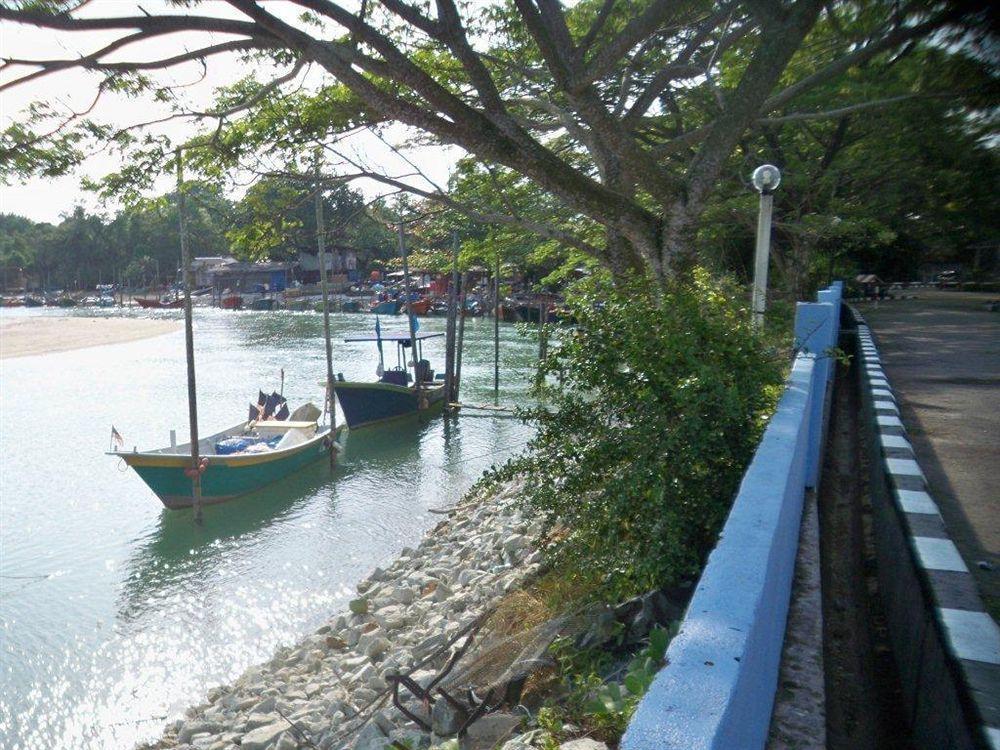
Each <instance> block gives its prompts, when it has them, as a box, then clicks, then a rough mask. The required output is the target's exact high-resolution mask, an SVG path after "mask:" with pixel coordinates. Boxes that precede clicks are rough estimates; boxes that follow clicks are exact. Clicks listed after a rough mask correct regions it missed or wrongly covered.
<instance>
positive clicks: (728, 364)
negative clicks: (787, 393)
mask: <svg viewBox="0 0 1000 750" xmlns="http://www.w3.org/2000/svg"><path fill="white" fill-rule="evenodd" d="M742 296H743V295H742V294H741V293H740V292H739V290H737V289H736V288H735V287H734V286H731V285H729V284H727V283H725V282H721V281H719V280H716V279H712V278H710V277H709V276H708V274H706V273H704V272H698V273H696V274H695V275H694V277H693V279H689V280H688V281H686V282H683V283H682V282H677V283H674V284H673V285H672V286H670V287H668V288H667V289H666V290H662V289H659V288H657V289H654V288H653V287H651V286H650V285H649V284H648V283H646V282H644V281H635V282H632V283H630V284H624V285H623V284H621V283H618V284H616V285H611V284H610V283H608V282H593V283H591V284H590V286H589V288H588V289H586V290H583V291H582V292H580V293H579V294H576V295H574V297H573V299H572V300H571V301H570V303H569V304H570V307H571V312H572V315H573V318H574V319H575V321H576V323H577V325H576V327H575V328H574V329H573V331H572V332H571V333H566V334H564V335H563V336H561V340H560V341H559V343H558V344H557V345H555V346H554V347H553V348H552V350H551V351H550V353H549V355H548V357H547V359H546V361H544V362H543V363H542V369H543V372H544V374H545V375H546V376H547V378H546V382H547V384H548V385H547V386H545V387H546V389H547V390H548V393H546V398H545V399H543V402H542V405H541V406H539V407H538V408H536V409H533V410H531V411H530V412H527V413H526V414H525V416H526V418H529V419H531V420H532V421H534V422H535V423H536V424H537V426H538V433H537V436H536V437H535V439H534V441H533V442H532V443H531V445H530V450H529V451H528V452H527V453H526V454H525V455H524V456H523V457H522V458H520V459H518V460H516V461H514V462H513V463H511V464H509V465H508V466H507V467H505V469H504V470H502V472H501V473H502V474H505V475H509V474H525V475H527V476H528V477H529V481H528V482H527V483H526V486H527V490H526V494H525V495H524V497H523V503H524V505H525V506H526V507H527V509H528V511H529V512H530V513H531V514H533V515H539V516H541V517H542V518H543V519H544V520H545V522H546V524H547V528H548V529H549V530H550V531H552V532H553V533H552V534H551V535H550V537H549V539H550V541H549V546H548V548H547V549H548V551H549V552H550V553H551V554H552V555H553V556H554V561H555V562H557V563H559V564H560V567H561V568H563V569H565V570H571V571H574V575H577V576H579V577H581V578H582V579H589V580H588V583H590V584H593V583H595V582H597V583H598V584H599V586H598V587H599V588H600V589H602V593H603V594H605V595H606V596H608V597H609V598H615V597H618V598H620V597H625V596H629V595H632V594H635V593H639V592H642V591H647V590H649V589H651V588H653V587H656V586H662V585H668V584H673V583H676V582H678V581H680V580H683V579H684V578H688V577H691V576H693V575H695V574H696V573H697V571H698V569H699V568H700V566H701V564H702V562H703V560H704V557H705V555H706V554H707V552H708V551H709V550H710V549H711V547H712V546H713V544H714V540H715V538H716V535H717V533H718V531H719V529H720V526H721V524H722V522H723V520H724V519H725V516H726V514H727V512H728V510H729V507H730V504H731V501H732V498H733V495H734V492H735V490H736V488H737V486H738V484H739V480H740V477H741V476H742V474H743V471H744V469H745V467H746V464H747V463H748V461H749V459H750V457H751V456H752V454H753V451H754V448H755V445H756V442H757V440H758V439H759V437H760V433H761V431H762V427H763V424H764V422H765V420H766V417H767V415H768V414H769V413H770V410H771V408H772V406H773V403H774V399H775V397H776V394H777V391H778V386H779V382H780V379H781V374H782V364H781V359H780V357H779V356H778V355H776V353H775V352H774V350H773V349H770V348H769V347H768V346H767V345H766V342H765V341H764V339H763V337H762V336H760V335H757V334H756V333H755V332H754V331H753V329H752V328H751V326H750V322H749V314H748V312H747V310H746V306H745V305H744V304H743V303H742V302H738V301H737V300H738V299H740V298H741V297H742ZM595 579H597V581H595Z"/></svg>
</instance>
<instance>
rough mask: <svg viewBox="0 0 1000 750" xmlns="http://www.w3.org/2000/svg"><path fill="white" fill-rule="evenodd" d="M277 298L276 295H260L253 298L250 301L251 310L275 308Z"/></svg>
mask: <svg viewBox="0 0 1000 750" xmlns="http://www.w3.org/2000/svg"><path fill="white" fill-rule="evenodd" d="M274 303H275V299H274V297H260V298H258V299H255V300H253V301H252V302H251V303H250V309H251V310H273V309H274Z"/></svg>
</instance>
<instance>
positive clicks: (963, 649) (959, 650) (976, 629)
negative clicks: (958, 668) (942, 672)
mask: <svg viewBox="0 0 1000 750" xmlns="http://www.w3.org/2000/svg"><path fill="white" fill-rule="evenodd" d="M938 612H940V614H941V621H942V622H943V623H944V627H945V630H946V631H947V632H948V640H949V641H950V642H951V650H952V652H953V653H954V654H955V656H957V657H958V658H959V659H969V660H970V661H981V662H985V663H987V664H1000V628H997V624H996V623H995V622H993V618H992V617H990V616H989V615H988V614H986V613H985V612H969V611H968V610H964V609H944V608H942V609H939V610H938Z"/></svg>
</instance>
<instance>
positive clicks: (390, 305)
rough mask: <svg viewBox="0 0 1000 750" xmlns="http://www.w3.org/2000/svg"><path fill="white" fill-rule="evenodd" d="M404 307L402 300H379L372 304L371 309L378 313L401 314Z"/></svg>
mask: <svg viewBox="0 0 1000 750" xmlns="http://www.w3.org/2000/svg"><path fill="white" fill-rule="evenodd" d="M402 307H403V303H402V302H399V301H398V300H389V301H388V302H378V303H376V304H374V305H372V309H371V311H372V312H373V313H375V314H376V315H399V311H400V310H401V309H402Z"/></svg>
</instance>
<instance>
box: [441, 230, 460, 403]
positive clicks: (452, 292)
mask: <svg viewBox="0 0 1000 750" xmlns="http://www.w3.org/2000/svg"><path fill="white" fill-rule="evenodd" d="M451 245H452V247H451V286H450V288H449V290H448V326H447V328H446V331H447V332H446V334H445V344H444V392H445V396H446V398H447V399H448V401H447V402H446V403H451V402H453V401H455V400H456V398H455V308H456V302H457V298H458V232H453V233H452V237H451Z"/></svg>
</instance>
